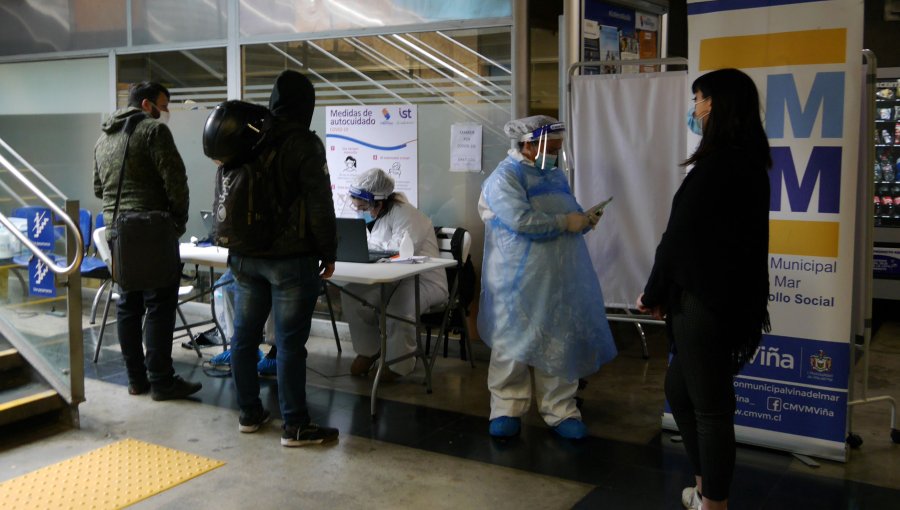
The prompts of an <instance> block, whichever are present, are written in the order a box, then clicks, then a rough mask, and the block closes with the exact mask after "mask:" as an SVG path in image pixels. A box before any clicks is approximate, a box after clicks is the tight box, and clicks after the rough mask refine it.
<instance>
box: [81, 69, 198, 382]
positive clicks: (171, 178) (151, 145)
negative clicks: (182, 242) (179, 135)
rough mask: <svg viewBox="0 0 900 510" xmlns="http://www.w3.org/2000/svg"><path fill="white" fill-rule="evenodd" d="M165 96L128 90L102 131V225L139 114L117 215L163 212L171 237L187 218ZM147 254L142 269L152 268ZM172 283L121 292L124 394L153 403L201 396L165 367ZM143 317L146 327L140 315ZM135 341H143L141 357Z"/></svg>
mask: <svg viewBox="0 0 900 510" xmlns="http://www.w3.org/2000/svg"><path fill="white" fill-rule="evenodd" d="M168 105H169V91H168V90H167V89H166V88H165V87H163V86H162V85H160V84H158V83H154V82H141V83H135V84H133V85H132V86H131V88H130V89H129V92H128V106H127V107H126V108H123V109H120V110H117V111H116V112H114V113H113V114H112V115H111V116H110V117H109V118H108V119H107V120H106V121H105V122H104V123H103V125H102V129H103V134H101V135H100V139H99V140H97V144H96V145H95V147H94V194H95V195H96V196H97V198H101V199H102V200H103V219H104V220H105V223H106V224H107V225H110V224H111V223H112V216H113V211H114V209H115V206H116V191H117V189H118V185H119V170H120V168H121V165H122V155H123V153H124V149H125V147H124V145H125V139H126V136H125V132H124V127H125V121H126V120H127V119H128V118H129V117H132V116H135V115H141V116H144V117H146V118H144V119H143V120H142V121H140V122H139V123H138V125H137V127H136V129H135V130H134V133H133V134H132V135H131V139H130V141H129V142H128V159H127V161H126V162H125V172H124V176H123V182H122V196H121V200H120V202H119V212H120V213H121V212H124V211H167V212H169V214H170V215H171V216H172V219H173V220H174V221H175V226H176V229H177V231H178V234H179V235H181V234H183V233H184V231H185V224H186V223H187V218H188V204H189V197H188V186H187V173H186V172H185V169H184V162H183V161H182V160H181V156H180V155H179V154H178V149H177V148H176V147H175V141H174V140H173V139H172V132H171V131H170V130H169V128H168V127H167V126H166V121H167V120H168V118H169V106H168ZM154 259H155V257H154V254H153V253H148V254H147V263H148V264H153V263H154ZM177 304H178V284H177V283H175V284H174V285H167V286H164V287H161V288H155V289H143V290H132V291H127V292H121V297H120V298H119V301H118V313H117V319H118V322H117V326H118V335H119V345H120V346H121V348H122V357H123V358H124V359H125V368H126V370H127V373H128V393H130V394H131V395H140V394H143V393H147V392H148V391H150V396H151V397H152V398H153V400H171V399H178V398H184V397H187V396H188V395H191V394H193V393H196V392H197V391H199V390H200V388H201V384H200V383H193V382H188V381H185V380H184V379H182V378H181V377H179V376H177V375H175V370H174V368H173V367H172V334H173V331H174V329H175V308H176V306H177ZM145 310H146V315H147V317H146V321H145V323H144V324H143V328H142V325H141V322H142V320H143V316H144V313H145ZM142 337H146V354H145V352H144V345H143V342H142Z"/></svg>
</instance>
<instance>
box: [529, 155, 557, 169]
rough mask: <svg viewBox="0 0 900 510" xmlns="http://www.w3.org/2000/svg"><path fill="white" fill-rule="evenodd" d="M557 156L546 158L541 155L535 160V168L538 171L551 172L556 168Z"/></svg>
mask: <svg viewBox="0 0 900 510" xmlns="http://www.w3.org/2000/svg"><path fill="white" fill-rule="evenodd" d="M556 159H557V157H556V156H544V155H543V154H539V155H538V157H536V158H534V167H535V168H537V169H538V170H541V169H543V170H550V169H551V168H554V167H555V166H556Z"/></svg>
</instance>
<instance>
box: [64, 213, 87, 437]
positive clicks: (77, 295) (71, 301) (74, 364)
mask: <svg viewBox="0 0 900 510" xmlns="http://www.w3.org/2000/svg"><path fill="white" fill-rule="evenodd" d="M66 214H68V215H69V217H70V218H72V220H73V221H74V222H77V221H78V220H77V218H78V217H79V203H78V200H66ZM81 242H82V241H81V236H79V235H77V234H76V233H75V232H73V231H72V230H69V231H68V235H66V259H67V260H68V262H69V264H72V263H74V262H75V260H76V259H77V258H78V257H77V255H78V251H79V249H80V248H81V247H79V246H77V245H76V243H81ZM65 278H66V305H67V307H66V313H67V316H68V319H69V325H68V326H69V383H70V385H71V388H72V393H71V395H72V401H71V402H69V406H70V408H71V412H72V423H73V425H74V426H75V427H78V426H79V420H78V404H79V403H81V402H84V331H83V330H82V325H81V320H82V311H81V308H82V302H81V272H80V271H75V272H73V273H72V274H70V275H68V276H66V277H65Z"/></svg>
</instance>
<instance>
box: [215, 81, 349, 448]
mask: <svg viewBox="0 0 900 510" xmlns="http://www.w3.org/2000/svg"><path fill="white" fill-rule="evenodd" d="M314 106H315V89H314V88H313V85H312V83H310V81H309V80H308V79H307V78H306V77H305V76H304V75H302V74H300V73H298V72H296V71H290V70H288V71H284V72H282V73H281V74H280V75H279V76H278V78H277V79H276V80H275V88H274V89H273V91H272V95H271V97H270V99H269V109H270V110H271V112H272V115H273V116H274V123H273V126H272V128H271V129H270V130H269V132H268V134H267V135H266V137H265V139H264V140H263V142H262V143H263V144H265V145H266V146H268V147H273V148H274V150H275V156H274V159H273V160H272V162H271V164H270V166H269V170H270V173H271V178H273V179H277V181H278V182H277V185H276V186H274V187H273V188H274V189H277V190H279V193H278V196H273V197H272V199H273V200H277V201H278V203H279V205H280V209H282V210H284V211H286V213H285V215H286V218H282V221H283V222H284V224H283V225H279V226H280V227H282V228H280V233H279V235H278V237H277V238H276V239H275V241H274V243H273V244H272V245H271V246H269V247H265V248H263V247H260V248H259V249H245V250H241V251H236V250H230V253H229V258H228V267H229V268H230V269H231V272H232V273H233V274H234V277H235V284H236V291H235V300H234V313H235V317H234V337H233V338H232V355H231V370H232V376H233V378H234V384H235V388H236V390H237V399H238V405H239V407H240V409H241V414H240V418H239V430H240V431H241V432H245V433H247V432H256V431H257V430H259V427H260V426H261V425H262V424H263V423H265V422H266V421H268V419H269V411H267V410H266V409H265V408H263V406H262V401H261V400H260V398H259V379H258V378H257V372H256V368H257V361H258V359H257V348H258V346H259V339H260V338H261V337H262V331H263V326H264V324H265V322H266V318H267V317H268V315H269V311H270V310H271V311H272V312H273V315H274V318H275V345H276V346H277V348H278V359H277V367H278V368H277V379H278V403H279V407H280V409H281V416H282V419H283V420H284V425H283V426H282V429H283V431H282V435H281V444H282V445H283V446H306V445H312V444H321V443H325V442H329V441H334V440H336V439H337V437H338V431H337V429H333V428H330V427H324V426H319V425H316V424H313V423H311V422H310V416H309V412H308V410H307V406H306V354H307V353H306V341H307V340H308V338H309V331H310V325H311V322H312V314H313V309H314V308H315V304H316V300H317V299H318V296H319V291H320V290H321V288H322V279H326V278H330V277H331V275H332V273H334V261H335V258H336V250H337V233H336V231H335V215H334V205H333V203H332V199H331V178H330V177H329V175H328V166H327V164H326V161H325V147H324V145H322V141H321V140H320V139H319V137H318V136H317V135H316V133H315V132H314V131H310V129H309V126H310V122H311V121H312V114H313V108H314ZM261 152H266V151H261ZM257 157H263V156H262V155H259V156H257ZM248 164H252V162H251V163H248Z"/></svg>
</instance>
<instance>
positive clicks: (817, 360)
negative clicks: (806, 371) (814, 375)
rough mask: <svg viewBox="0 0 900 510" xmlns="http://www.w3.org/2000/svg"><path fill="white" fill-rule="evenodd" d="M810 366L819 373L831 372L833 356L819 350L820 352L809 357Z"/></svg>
mask: <svg viewBox="0 0 900 510" xmlns="http://www.w3.org/2000/svg"><path fill="white" fill-rule="evenodd" d="M809 366H810V368H812V369H813V370H815V371H816V372H819V373H823V372H831V356H828V355H827V354H825V351H823V350H822V349H819V352H817V353H816V354H813V355H812V356H810V357H809Z"/></svg>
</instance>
